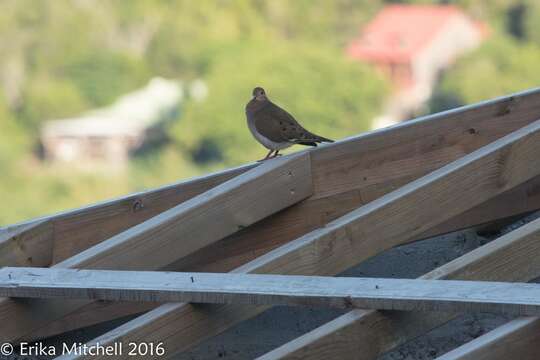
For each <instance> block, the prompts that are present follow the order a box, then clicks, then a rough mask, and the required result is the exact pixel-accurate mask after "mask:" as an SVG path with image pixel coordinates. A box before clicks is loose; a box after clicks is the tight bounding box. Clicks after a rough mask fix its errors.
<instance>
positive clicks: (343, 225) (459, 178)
mask: <svg viewBox="0 0 540 360" xmlns="http://www.w3.org/2000/svg"><path fill="white" fill-rule="evenodd" d="M539 151H540V122H538V121H536V122H534V123H532V124H531V125H529V126H526V127H523V128H522V129H519V130H517V131H515V132H513V133H512V134H509V135H507V136H505V137H504V138H502V139H500V140H497V141H495V142H493V143H491V144H489V145H487V146H485V147H483V148H481V149H479V150H477V151H475V152H473V153H471V154H469V155H467V156H465V157H463V158H461V159H459V160H457V161H455V162H453V163H451V164H449V165H447V166H445V167H443V168H441V169H439V170H436V171H434V172H432V173H431V174H428V175H426V176H424V177H422V178H421V179H418V180H416V181H414V182H411V183H409V184H407V185H405V186H403V187H402V188H400V189H398V190H396V191H394V192H391V193H389V194H387V195H385V196H383V197H381V198H379V199H377V200H375V201H373V202H371V203H369V204H367V205H365V206H362V207H360V208H358V209H357V210H354V211H352V212H350V213H348V214H346V215H344V216H343V217H341V218H339V219H337V220H335V221H333V222H331V223H329V224H328V225H327V226H325V227H324V228H320V229H317V230H314V231H313V232H311V233H309V234H306V235H305V236H303V237H300V238H298V239H297V240H295V241H292V242H290V243H288V244H285V245H283V246H282V247H280V248H278V249H276V250H273V251H271V252H269V253H268V254H266V255H263V256H261V257H260V258H258V259H256V260H254V261H252V262H250V263H249V264H247V265H245V266H242V267H240V268H238V269H236V270H235V272H245V273H281V274H318V275H333V274H336V273H339V272H340V271H343V270H345V269H347V268H348V267H350V266H352V265H354V264H356V263H358V262H360V261H362V260H365V259H367V258H368V257H370V256H372V255H375V254H377V253H379V252H381V251H383V250H384V249H388V248H390V247H393V246H396V245H399V244H402V243H404V242H407V241H408V240H410V239H411V238H414V237H415V236H418V235H419V234H421V233H423V232H425V231H427V230H428V229H430V228H432V227H434V226H436V225H438V224H440V223H443V222H444V221H447V220H448V219H450V218H452V217H454V216H456V215H458V214H460V213H463V212H464V211H466V210H467V209H470V208H472V207H474V206H477V205H478V204H480V203H482V202H485V201H487V200H488V199H491V198H493V197H494V196H496V195H498V194H500V193H502V192H504V191H506V190H508V189H511V188H514V187H515V186H517V185H519V184H521V183H524V182H526V181H528V180H529V179H531V178H533V177H535V176H537V175H538V172H539V171H540V158H539V157H538V156H537V154H538V152H539ZM191 309H192V308H191V307H190V306H189V305H183V304H176V305H167V306H165V305H164V307H163V306H162V307H160V308H157V309H156V310H153V311H150V312H149V313H147V314H145V315H144V317H143V318H140V319H134V320H132V321H130V322H128V323H126V324H124V325H122V326H120V327H119V328H117V329H115V330H113V331H111V332H109V333H107V334H104V335H103V336H101V337H98V338H97V339H94V340H93V342H96V341H97V342H100V343H106V342H114V341H129V339H145V340H148V341H152V340H158V339H166V343H167V347H168V348H169V350H170V353H172V354H174V353H175V352H177V351H182V350H185V349H188V348H190V347H191V346H193V345H194V344H197V343H198V342H200V341H201V340H203V339H205V338H208V337H210V336H211V335H215V334H217V333H219V332H221V331H223V330H224V329H226V328H227V327H229V326H232V325H234V324H235V323H237V322H238V321H241V320H242V319H245V318H247V317H250V316H253V315H254V314H256V313H258V312H260V311H262V309H260V308H259V309H258V310H253V311H251V312H249V313H248V311H244V312H243V313H242V314H241V315H237V314H239V313H240V311H239V310H237V309H236V308H235V307H234V306H221V307H219V308H217V309H216V311H215V312H211V311H209V312H206V313H205V315H206V316H198V317H197V319H198V320H197V321H195V322H192V321H186V317H189V315H188V314H190V313H191V312H192V311H193V310H191ZM223 318H225V320H223ZM217 319H220V324H219V326H218V325H213V324H212V323H213V322H214V321H217ZM223 321H226V323H223ZM158 323H159V324H167V325H164V326H160V327H159V330H156V324H158Z"/></svg>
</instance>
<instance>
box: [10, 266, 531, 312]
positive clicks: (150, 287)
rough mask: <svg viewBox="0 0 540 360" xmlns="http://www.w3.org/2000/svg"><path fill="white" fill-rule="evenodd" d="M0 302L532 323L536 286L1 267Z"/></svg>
mask: <svg viewBox="0 0 540 360" xmlns="http://www.w3.org/2000/svg"><path fill="white" fill-rule="evenodd" d="M0 294H1V295H2V296H10V297H22V298H38V299H57V298H60V299H85V300H109V301H153V302H193V303H205V304H244V305H297V306H325V307H335V308H342V309H348V308H357V309H359V308H363V309H379V310H406V311H444V312H457V311H483V312H491V313H500V314H505V315H518V316H523V315H525V316H531V315H532V316H537V315H540V285H539V284H526V283H510V282H487V281H458V280H425V279H418V280H410V279H386V278H355V277H331V276H299V275H261V274H235V273H228V274H219V273H199V272H161V271H118V270H80V269H51V268H35V267H34V268H21V267H17V268H11V267H6V268H3V269H2V270H0Z"/></svg>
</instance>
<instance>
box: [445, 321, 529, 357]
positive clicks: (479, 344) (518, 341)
mask: <svg viewBox="0 0 540 360" xmlns="http://www.w3.org/2000/svg"><path fill="white" fill-rule="evenodd" d="M539 343H540V321H539V320H538V318H537V317H527V318H518V319H516V320H513V321H510V322H508V323H507V324H504V325H502V326H499V327H498V328H496V329H495V330H492V331H490V332H488V333H487V334H484V335H482V336H480V337H478V338H476V339H474V340H472V341H471V342H469V343H467V344H465V345H463V346H460V347H458V348H457V349H454V350H453V351H450V352H449V353H447V354H444V355H442V356H439V357H438V358H437V359H436V360H458V359H459V360H507V359H520V360H536V359H538V344H539Z"/></svg>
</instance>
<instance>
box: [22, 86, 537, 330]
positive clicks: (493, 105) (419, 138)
mask: <svg viewBox="0 0 540 360" xmlns="http://www.w3.org/2000/svg"><path fill="white" fill-rule="evenodd" d="M507 108H511V111H506V109H507ZM539 114H540V91H539V90H533V91H528V92H524V93H520V94H516V95H514V96H508V97H504V98H500V99H496V100H493V101H488V102H485V103H480V104H475V105H472V106H467V107H464V108H460V109H456V110H452V111H447V112H443V113H439V114H435V115H430V116H427V117H425V118H421V119H418V120H414V121H410V122H406V123H404V124H400V125H398V126H396V127H392V128H389V129H384V130H377V131H374V132H370V133H367V134H362V135H360V136H356V137H353V138H351V139H348V140H344V141H340V142H338V143H335V144H332V145H329V146H325V147H320V148H317V149H314V151H311V155H312V159H313V161H312V162H313V173H314V187H315V191H316V193H319V194H320V195H318V194H316V196H313V197H312V198H310V199H307V200H306V201H303V202H301V203H299V204H297V205H295V206H292V207H290V208H288V209H286V210H284V211H281V212H279V213H278V214H275V215H273V216H270V217H269V218H267V219H264V220H262V221H260V222H258V223H257V224H254V225H253V226H250V227H248V228H247V229H244V230H242V231H239V232H238V233H236V234H234V235H231V236H229V237H228V238H226V239H224V240H221V241H218V242H217V243H215V244H212V245H210V246H208V247H206V248H203V249H201V250H200V251H197V252H196V253H194V254H192V255H190V256H188V257H186V258H184V259H180V260H179V261H178V262H177V263H175V264H171V265H170V266H169V267H168V269H170V270H198V271H230V270H232V269H234V268H235V267H238V266H240V265H242V264H244V263H246V262H248V261H251V260H253V259H254V258H256V257H257V256H261V255H263V254H264V253H267V252H268V251H270V250H272V249H274V248H276V247H278V246H280V245H282V244H284V243H286V242H287V241H291V240H292V239H294V238H296V237H298V236H301V235H302V234H305V233H306V232H309V231H311V230H313V229H316V228H317V227H320V226H323V225H324V224H326V223H328V222H329V221H332V220H334V219H336V218H338V217H339V216H342V215H344V214H345V213H347V212H349V211H351V210H353V209H355V208H356V207H358V206H361V205H364V204H366V203H367V202H369V201H371V200H373V199H376V198H377V197H379V196H381V195H384V194H386V193H388V192H390V191H392V190H395V189H396V188H398V187H400V186H402V185H404V184H406V183H407V182H410V181H412V180H414V179H416V178H418V177H420V176H423V175H425V174H427V173H428V172H429V171H432V170H434V169H436V168H438V167H439V166H442V165H444V164H446V163H448V162H450V161H452V160H455V159H456V158H458V157H459V156H462V155H464V154H465V153H468V152H470V151H472V150H475V149H477V148H479V147H481V146H484V145H486V144H487V143H489V142H491V141H493V140H495V139H497V138H499V137H501V136H503V135H505V134H507V133H509V132H511V131H513V130H515V129H517V128H519V127H521V126H524V125H526V124H528V123H530V122H531V121H532V120H534V119H536V117H538V115H539ZM334 158H335V159H336V160H335V161H334V160H333V159H334ZM340 164H341V165H340ZM329 167H333V168H332V169H330V168H329ZM333 172H337V173H339V174H340V177H341V179H338V180H337V181H338V183H337V184H338V185H339V190H338V191H333V190H332V188H333V186H334V185H333V176H334V175H332V174H333ZM194 181H197V179H196V180H194ZM539 184H540V178H538V179H536V180H531V184H529V185H527V186H526V185H525V184H524V185H520V186H519V188H516V189H515V190H509V191H508V192H507V193H511V192H514V191H515V192H514V194H515V195H516V196H507V197H505V198H502V196H503V195H501V200H500V201H499V200H495V199H494V200H493V201H492V202H491V203H490V204H487V205H486V206H481V205H480V206H478V207H477V208H475V209H473V210H471V211H469V212H467V213H465V214H461V215H459V216H457V217H455V218H454V219H451V220H449V221H448V223H447V224H443V225H440V226H438V227H437V228H436V229H433V230H432V231H430V232H429V233H425V234H422V235H420V236H419V237H418V239H420V238H425V237H427V236H432V235H436V234H438V233H441V232H449V231H452V230H454V229H459V228H464V227H468V226H473V225H477V224H481V223H485V222H489V221H492V220H495V219H498V218H500V217H504V218H506V217H508V216H512V215H516V214H521V213H524V212H527V211H530V210H535V209H538V208H540V191H538V189H540V186H539ZM498 204H503V205H504V206H498ZM128 205H129V204H128ZM127 208H128V209H129V206H127ZM493 209H500V210H501V211H493ZM82 218H84V217H81V219H82ZM112 223H113V224H115V223H116V221H112ZM90 230H91V229H90ZM94 231H95V230H94ZM67 238H68V237H66V239H67ZM254 238H256V239H257V241H253V239H254ZM108 306H109V307H110V308H109V307H106V306H100V307H98V308H96V307H93V306H91V307H89V308H86V309H85V308H82V309H81V310H80V311H76V312H73V313H71V314H70V315H69V316H67V317H66V318H64V319H59V320H58V321H55V322H53V323H51V325H50V327H48V328H47V327H44V328H42V329H41V330H40V331H39V332H35V333H34V336H33V337H45V336H50V335H54V334H57V333H59V332H62V330H63V331H67V330H70V329H74V328H77V327H81V326H85V325H91V324H94V323H97V322H100V321H105V320H108V319H110V318H111V316H112V315H113V314H118V317H120V316H124V315H127V314H131V313H134V312H138V311H140V310H141V308H140V306H139V307H134V308H132V309H130V308H131V307H132V306H121V305H118V304H114V303H112V304H109V305H108Z"/></svg>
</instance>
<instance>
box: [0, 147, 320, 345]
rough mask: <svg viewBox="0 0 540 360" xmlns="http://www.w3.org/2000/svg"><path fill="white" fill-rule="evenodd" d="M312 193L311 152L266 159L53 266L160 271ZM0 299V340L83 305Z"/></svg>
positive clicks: (29, 329)
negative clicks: (177, 260)
mask: <svg viewBox="0 0 540 360" xmlns="http://www.w3.org/2000/svg"><path fill="white" fill-rule="evenodd" d="M311 194H312V182H311V174H310V161H309V153H305V152H304V153H300V154H295V155H292V156H288V157H283V158H279V159H274V160H271V161H267V162H265V163H263V164H261V165H260V166H258V167H256V168H254V169H252V170H249V171H247V172H246V173H244V174H241V175H239V176H237V177H235V178H233V179H231V180H228V181H227V182H225V183H223V184H220V185H218V186H216V187H215V188H213V189H211V190H209V191H207V192H205V193H203V194H200V195H198V196H196V197H194V198H192V199H190V200H188V201H186V202H184V203H182V204H180V205H177V206H175V207H173V208H171V209H169V210H167V211H165V212H163V213H161V214H160V215H158V216H155V217H153V218H151V219H149V220H146V221H145V222H143V223H141V224H138V225H136V226H134V227H133V228H130V229H128V230H126V231H124V232H122V233H120V234H118V235H116V236H114V237H112V238H110V239H108V240H106V241H103V242H101V243H99V244H97V245H95V246H93V247H91V248H90V249H87V250H85V251H83V252H81V253H79V254H77V255H75V256H74V257H72V258H69V259H67V260H65V261H63V262H61V263H59V264H57V265H55V266H54V267H58V268H90V269H92V268H93V269H96V268H98V269H111V268H114V269H124V270H129V269H148V270H154V269H159V268H161V267H163V266H165V265H167V264H169V263H171V262H173V261H174V260H176V259H177V258H178V257H182V256H186V255H188V254H190V253H192V252H194V251H196V250H197V249H200V248H201V247H203V246H205V245H208V244H210V243H212V242H215V241H217V240H219V239H221V238H223V237H225V236H227V235H230V234H232V233H234V232H236V231H238V230H239V229H241V228H243V227H246V226H248V225H250V224H252V223H254V222H256V221H259V220H261V219H262V218H264V217H266V216H268V215H271V214H273V213H275V212H277V211H279V210H281V209H284V208H286V207H288V206H290V205H292V204H294V203H296V202H298V201H301V200H303V199H305V198H306V197H308V196H310V195H311ZM87 303H88V301H83V300H80V301H79V300H77V301H70V302H62V301H58V300H56V301H55V300H47V301H43V300H39V301H38V300H35V301H29V302H28V301H26V302H25V304H24V306H21V304H20V303H19V302H17V301H15V300H12V299H2V301H0V322H3V323H4V324H6V325H5V326H2V327H1V328H0V339H4V340H5V341H8V340H15V339H18V338H20V337H23V336H25V335H27V334H29V333H31V332H32V331H34V330H36V329H39V328H41V327H42V326H43V325H45V324H47V323H48V322H51V321H53V320H57V319H59V318H61V317H62V316H64V315H66V314H69V313H70V312H72V311H73V310H75V309H78V308H80V307H82V306H83V305H85V304H87Z"/></svg>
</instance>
